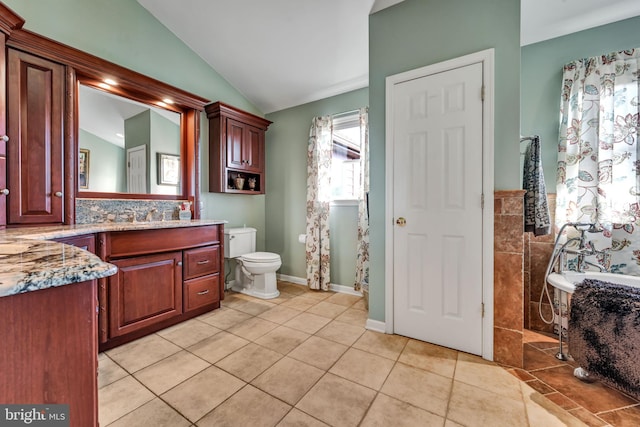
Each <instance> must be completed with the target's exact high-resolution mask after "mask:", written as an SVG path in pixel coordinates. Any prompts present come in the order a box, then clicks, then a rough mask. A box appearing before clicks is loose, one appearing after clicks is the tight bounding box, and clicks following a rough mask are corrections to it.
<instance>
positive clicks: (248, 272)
mask: <svg viewBox="0 0 640 427" xmlns="http://www.w3.org/2000/svg"><path fill="white" fill-rule="evenodd" d="M255 250H256V229H255V228H251V227H245V228H228V229H225V230H224V257H225V258H234V259H235V260H236V278H235V282H234V285H233V287H232V288H231V289H233V290H234V291H236V292H241V293H243V294H247V295H251V296H254V297H257V298H262V299H271V298H277V297H278V296H279V295H280V291H278V284H277V281H276V270H278V269H279V268H280V266H281V265H282V260H281V259H280V255H278V254H274V253H271V252H255Z"/></svg>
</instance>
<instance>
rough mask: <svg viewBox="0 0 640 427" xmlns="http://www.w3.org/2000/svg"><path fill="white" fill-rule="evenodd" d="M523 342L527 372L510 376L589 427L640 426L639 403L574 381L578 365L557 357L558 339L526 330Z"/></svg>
mask: <svg viewBox="0 0 640 427" xmlns="http://www.w3.org/2000/svg"><path fill="white" fill-rule="evenodd" d="M524 341H525V342H524V370H521V369H509V371H510V372H511V373H513V374H514V375H516V376H517V377H518V378H520V379H522V380H523V381H525V382H526V383H527V384H528V385H530V386H531V387H532V388H533V389H535V390H537V391H538V392H540V393H541V394H543V395H544V396H545V397H547V398H548V399H549V400H551V401H553V402H554V403H556V404H557V405H559V406H561V407H562V408H564V409H566V410H568V411H569V413H571V414H572V415H574V416H575V417H577V418H579V419H580V420H582V421H583V422H584V423H586V424H587V425H588V426H594V427H596V426H608V425H611V426H615V427H627V426H629V427H637V426H640V402H638V401H637V400H635V399H632V398H630V397H629V396H627V395H625V394H624V393H621V392H619V391H617V390H614V389H611V388H609V387H607V386H605V385H603V384H601V383H598V382H595V383H592V384H588V383H585V382H582V381H580V380H578V379H577V378H575V377H574V376H573V369H574V368H575V367H576V366H577V364H576V363H575V362H574V361H573V360H569V361H567V362H562V361H560V360H558V359H556V358H555V357H554V356H555V354H556V353H557V352H558V340H557V339H556V338H555V337H551V336H548V335H546V334H543V333H537V332H534V331H525V338H524ZM565 351H568V348H565Z"/></svg>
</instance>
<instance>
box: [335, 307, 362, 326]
mask: <svg viewBox="0 0 640 427" xmlns="http://www.w3.org/2000/svg"><path fill="white" fill-rule="evenodd" d="M368 318H369V312H367V311H364V310H358V309H355V308H348V309H347V310H346V311H344V312H343V313H342V314H340V315H339V316H337V317H336V320H337V321H339V322H344V323H348V324H349V325H356V326H362V327H363V328H364V327H365V325H366V324H367V319H368Z"/></svg>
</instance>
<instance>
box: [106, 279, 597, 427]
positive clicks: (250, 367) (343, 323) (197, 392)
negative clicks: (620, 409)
mask: <svg viewBox="0 0 640 427" xmlns="http://www.w3.org/2000/svg"><path fill="white" fill-rule="evenodd" d="M278 288H279V290H280V291H281V294H280V297H279V298H276V299H274V300H270V301H263V300H257V299H255V298H252V297H250V296H246V295H242V294H236V293H233V292H229V293H227V294H226V296H225V299H224V300H223V301H222V308H220V310H216V311H214V312H211V313H207V314H204V315H201V316H199V317H197V318H194V319H191V320H189V321H188V322H186V323H185V324H183V325H180V326H174V327H171V328H168V329H165V330H163V331H159V332H157V333H156V334H153V335H150V336H147V337H145V338H142V339H140V340H138V341H134V342H131V343H129V344H126V345H124V346H121V347H118V348H114V349H112V350H109V351H107V352H106V353H102V354H101V355H100V359H99V375H98V379H99V383H100V389H99V392H98V394H99V409H100V410H99V416H100V425H101V426H104V427H125V426H126V427H129V426H138V425H139V426H143V425H144V426H147V425H171V426H185V427H188V426H197V427H206V426H218V425H220V426H222V425H238V426H262V425H264V426H268V425H269V426H275V425H278V426H281V427H284V426H327V425H330V426H362V427H365V426H440V427H442V426H447V427H449V426H451V427H454V426H469V427H471V426H510V427H511V426H522V427H526V426H536V427H537V426H544V427H555V426H557V427H560V426H584V425H585V424H583V423H581V422H580V421H579V420H578V419H576V418H575V417H573V416H572V415H570V414H569V413H568V412H567V411H566V410H563V409H561V408H560V407H559V406H558V405H556V404H554V403H552V402H551V401H549V400H548V399H545V398H544V397H543V396H542V394H541V393H539V392H537V391H535V390H534V389H533V388H531V387H530V386H529V385H528V384H525V383H524V382H522V381H520V380H519V379H518V378H517V377H515V376H513V375H511V373H510V372H508V371H507V370H506V369H504V368H502V367H500V366H498V365H496V364H494V363H491V362H487V361H485V360H483V359H481V358H480V357H476V356H471V355H469V354H466V353H461V352H457V351H454V350H450V349H447V348H443V347H439V346H436V345H432V344H428V343H425V342H421V341H417V340H412V339H408V338H405V337H401V336H398V335H386V334H380V333H376V332H373V331H367V330H366V329H365V327H364V326H365V321H366V320H365V319H366V318H365V317H358V316H352V315H350V313H353V312H355V311H360V312H362V313H366V311H365V310H364V305H363V303H362V300H361V299H355V300H349V301H347V300H345V299H342V298H340V294H335V293H333V292H319V291H310V290H308V289H307V288H306V286H300V285H293V284H290V283H287V282H282V281H281V282H279V283H278ZM320 304H322V305H323V306H325V307H326V306H327V305H335V306H337V307H339V308H340V310H335V311H327V310H316V309H314V308H316V307H318V306H319V305H320ZM285 308H287V310H284V309H285ZM284 313H288V314H293V317H291V316H290V315H283V314H284ZM309 318H314V319H316V318H323V321H322V322H315V323H314V324H317V325H319V329H318V328H315V327H314V328H313V329H312V330H311V329H308V328H305V327H304V325H307V324H309V322H300V321H299V319H307V320H309ZM353 319H357V320H353ZM316 320H318V319H316Z"/></svg>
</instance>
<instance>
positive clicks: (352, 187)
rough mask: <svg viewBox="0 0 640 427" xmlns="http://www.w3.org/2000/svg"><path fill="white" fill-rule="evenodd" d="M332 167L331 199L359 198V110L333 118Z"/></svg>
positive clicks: (360, 186)
mask: <svg viewBox="0 0 640 427" xmlns="http://www.w3.org/2000/svg"><path fill="white" fill-rule="evenodd" d="M331 168H332V171H331V200H334V201H335V200H357V199H358V195H359V194H360V190H361V188H362V184H361V182H360V120H359V115H358V113H357V112H355V113H353V114H349V115H345V116H341V117H334V119H333V152H332V160H331Z"/></svg>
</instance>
